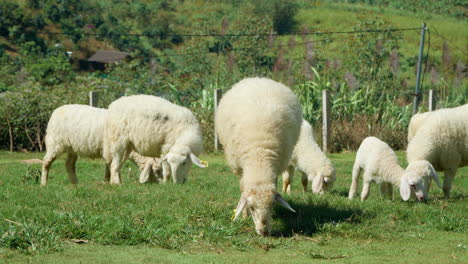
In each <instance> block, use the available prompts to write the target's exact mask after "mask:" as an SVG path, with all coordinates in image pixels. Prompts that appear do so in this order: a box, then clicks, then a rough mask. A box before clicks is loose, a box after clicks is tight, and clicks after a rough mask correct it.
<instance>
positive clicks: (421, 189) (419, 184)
mask: <svg viewBox="0 0 468 264" xmlns="http://www.w3.org/2000/svg"><path fill="white" fill-rule="evenodd" d="M406 177H407V181H408V183H407V184H408V185H409V188H410V191H411V196H412V197H414V198H415V199H416V200H417V201H420V202H422V201H425V200H426V199H427V190H428V187H427V184H426V181H425V180H424V178H423V177H421V176H419V175H416V174H415V173H407V174H406Z"/></svg>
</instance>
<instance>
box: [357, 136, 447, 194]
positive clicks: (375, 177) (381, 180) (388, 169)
mask: <svg viewBox="0 0 468 264" xmlns="http://www.w3.org/2000/svg"><path fill="white" fill-rule="evenodd" d="M418 167H420V166H419V165H418ZM361 170H364V176H363V179H364V183H363V187H362V192H361V200H362V201H364V200H366V199H367V197H368V196H369V190H370V183H371V182H376V183H378V184H380V190H381V192H382V194H384V195H390V196H391V194H392V193H393V188H392V185H394V186H399V187H400V195H401V197H402V198H403V200H405V201H407V200H408V199H409V198H410V196H411V195H414V196H415V197H416V198H417V199H418V200H419V201H423V200H425V199H427V185H426V184H425V181H424V179H423V177H422V176H419V175H417V174H413V173H407V172H405V170H404V169H403V168H402V167H401V166H400V165H399V164H398V159H397V156H396V154H395V152H394V151H393V150H392V149H391V148H390V147H389V146H388V145H387V143H385V142H383V141H381V140H380V139H378V138H376V137H367V138H365V139H364V140H363V141H362V143H361V145H360V146H359V149H358V151H357V153H356V160H355V161H354V166H353V177H352V182H351V187H350V189H349V195H348V198H349V199H353V198H354V195H355V193H356V189H357V184H358V178H359V174H360V173H361ZM427 174H428V175H430V176H432V177H433V178H434V179H435V180H436V182H437V183H438V182H439V179H438V178H437V174H436V173H435V171H434V170H432V171H429V172H428V173H427Z"/></svg>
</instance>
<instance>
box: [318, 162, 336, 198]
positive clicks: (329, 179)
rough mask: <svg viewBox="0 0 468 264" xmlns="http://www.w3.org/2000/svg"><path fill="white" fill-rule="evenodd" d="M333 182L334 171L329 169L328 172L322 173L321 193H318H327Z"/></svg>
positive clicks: (334, 177) (334, 178) (334, 179)
mask: <svg viewBox="0 0 468 264" xmlns="http://www.w3.org/2000/svg"><path fill="white" fill-rule="evenodd" d="M335 181H336V173H335V169H333V168H331V169H330V170H329V171H327V172H325V173H324V177H323V186H322V192H320V193H324V192H329V191H330V190H331V189H332V188H333V184H334V183H335Z"/></svg>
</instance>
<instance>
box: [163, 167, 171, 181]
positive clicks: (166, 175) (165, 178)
mask: <svg viewBox="0 0 468 264" xmlns="http://www.w3.org/2000/svg"><path fill="white" fill-rule="evenodd" d="M161 166H162V171H163V173H162V174H163V180H162V181H163V183H166V182H169V178H170V177H171V166H169V163H167V162H162V164H161Z"/></svg>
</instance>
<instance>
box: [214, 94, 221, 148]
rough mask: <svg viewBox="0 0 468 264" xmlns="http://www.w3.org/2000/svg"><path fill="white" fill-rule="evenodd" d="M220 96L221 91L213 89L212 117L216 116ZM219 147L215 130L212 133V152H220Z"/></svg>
mask: <svg viewBox="0 0 468 264" xmlns="http://www.w3.org/2000/svg"><path fill="white" fill-rule="evenodd" d="M221 96H223V91H222V90H221V89H215V90H214V116H216V111H217V109H218V103H219V100H221ZM220 148H221V145H220V144H219V141H218V135H217V134H216V130H215V132H214V150H215V151H218V150H220Z"/></svg>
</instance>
